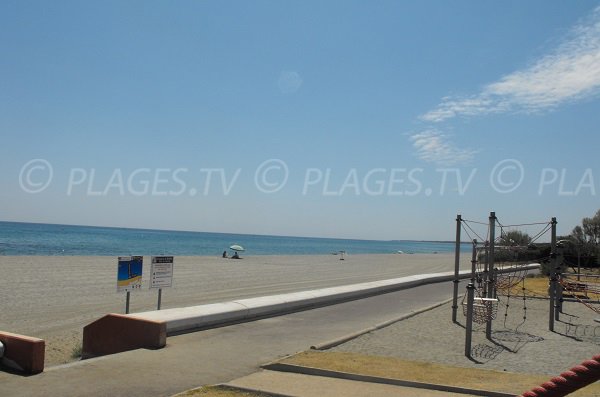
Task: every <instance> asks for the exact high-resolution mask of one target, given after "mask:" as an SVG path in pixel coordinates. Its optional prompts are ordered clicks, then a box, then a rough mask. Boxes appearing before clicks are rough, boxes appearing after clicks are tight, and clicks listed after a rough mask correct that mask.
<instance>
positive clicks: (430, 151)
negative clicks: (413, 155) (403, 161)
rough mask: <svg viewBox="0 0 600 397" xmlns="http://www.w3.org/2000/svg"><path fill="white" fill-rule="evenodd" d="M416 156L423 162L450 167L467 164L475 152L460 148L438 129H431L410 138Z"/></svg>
mask: <svg viewBox="0 0 600 397" xmlns="http://www.w3.org/2000/svg"><path fill="white" fill-rule="evenodd" d="M410 140H411V142H412V144H413V147H414V148H415V149H416V150H417V156H418V157H419V158H420V159H421V160H424V161H427V162H432V163H437V164H439V165H444V166H450V165H456V164H463V163H468V162H469V161H470V160H471V159H473V156H474V155H475V154H476V153H477V151H476V150H472V149H468V148H460V147H458V146H456V145H455V144H454V143H453V142H451V141H450V140H449V139H448V136H447V135H446V134H444V133H443V132H441V131H440V130H438V129H435V128H432V129H429V130H425V131H421V132H419V133H416V134H413V135H411V136H410Z"/></svg>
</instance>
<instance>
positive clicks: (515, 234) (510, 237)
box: [500, 230, 531, 246]
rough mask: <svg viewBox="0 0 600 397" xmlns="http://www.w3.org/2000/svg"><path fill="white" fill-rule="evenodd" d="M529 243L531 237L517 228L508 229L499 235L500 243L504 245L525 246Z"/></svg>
mask: <svg viewBox="0 0 600 397" xmlns="http://www.w3.org/2000/svg"><path fill="white" fill-rule="evenodd" d="M529 243H531V237H529V235H528V234H527V233H523V232H521V231H519V230H509V231H508V232H504V233H502V236H501V237H500V245H506V246H515V245H520V246H527V245H529Z"/></svg>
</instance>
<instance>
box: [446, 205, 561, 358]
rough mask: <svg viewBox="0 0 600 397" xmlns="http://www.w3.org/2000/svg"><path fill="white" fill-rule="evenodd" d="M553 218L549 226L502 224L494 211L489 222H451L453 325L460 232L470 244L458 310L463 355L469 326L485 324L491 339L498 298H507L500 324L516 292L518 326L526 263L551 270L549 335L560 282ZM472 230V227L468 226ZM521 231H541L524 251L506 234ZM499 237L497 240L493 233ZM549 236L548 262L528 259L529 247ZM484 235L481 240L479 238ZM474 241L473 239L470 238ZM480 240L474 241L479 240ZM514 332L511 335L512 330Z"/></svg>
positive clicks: (558, 304) (468, 345) (558, 307)
mask: <svg viewBox="0 0 600 397" xmlns="http://www.w3.org/2000/svg"><path fill="white" fill-rule="evenodd" d="M556 224H557V222H556V218H552V219H551V220H550V221H549V222H537V223H528V224H519V225H502V224H501V223H500V222H499V221H498V218H497V217H496V213H495V212H491V213H490V216H489V220H488V223H483V222H476V221H469V220H465V219H463V218H462V216H461V215H457V218H456V251H455V279H454V294H453V305H452V321H453V322H454V323H457V311H458V307H459V306H458V284H459V277H458V274H459V263H460V242H461V232H462V231H464V232H465V233H466V234H467V236H468V237H469V238H470V240H471V241H472V256H471V278H470V282H469V284H468V285H467V287H466V289H467V293H466V294H465V295H464V296H463V300H462V302H461V306H462V308H463V314H464V316H465V317H466V325H465V329H466V335H465V356H467V357H469V358H470V357H471V352H472V349H471V339H472V333H473V323H476V324H485V333H486V337H487V338H488V339H491V335H492V322H493V321H494V320H496V318H497V316H498V305H499V297H500V296H501V297H503V299H504V298H506V300H505V302H504V307H505V310H504V317H505V319H504V324H505V325H506V317H507V316H508V310H509V307H510V300H511V298H512V297H514V295H519V294H518V293H515V292H514V290H515V288H518V286H519V284H521V288H520V291H521V292H520V298H521V299H522V302H523V321H522V323H521V324H520V325H519V326H517V329H518V328H519V327H520V326H521V325H522V324H524V323H525V321H526V320H527V296H526V293H525V286H524V280H525V277H527V274H528V272H529V271H530V270H531V269H532V266H539V263H537V264H535V265H534V264H532V263H531V260H532V259H535V260H536V262H539V261H549V262H550V265H551V267H552V269H553V271H552V274H551V277H550V281H551V282H550V288H549V293H550V315H549V328H550V330H551V331H553V328H554V320H555V319H556V320H558V316H559V312H560V311H561V310H562V295H561V293H562V288H561V284H560V283H559V282H558V281H559V280H560V266H559V262H558V255H557V243H556ZM472 225H473V226H472ZM474 226H479V227H481V226H484V227H486V233H481V234H480V233H477V231H476V230H475V227H474ZM520 226H534V227H539V228H540V230H539V231H538V232H537V233H536V234H535V235H534V236H533V237H532V238H531V241H529V242H528V244H527V245H526V246H523V245H519V243H518V242H514V241H512V240H510V239H509V238H508V235H507V234H506V232H505V230H507V229H509V228H514V227H520ZM498 228H499V229H500V233H499V236H498V237H497V236H496V231H497V229H498ZM548 232H550V233H551V237H550V252H549V254H548V255H547V257H544V258H540V257H536V258H533V257H532V256H531V255H530V254H529V253H528V251H529V250H531V249H532V248H531V247H532V245H531V244H533V243H535V242H536V241H538V240H539V239H540V238H541V237H542V236H544V235H545V234H546V233H548ZM482 235H485V237H482ZM473 236H475V237H476V238H473ZM478 239H479V240H478ZM515 331H516V330H515Z"/></svg>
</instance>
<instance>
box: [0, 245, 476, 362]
mask: <svg viewBox="0 0 600 397" xmlns="http://www.w3.org/2000/svg"><path fill="white" fill-rule="evenodd" d="M469 259H470V258H467V256H466V255H463V256H462V257H461V268H463V269H466V268H468V267H469ZM149 266H150V258H149V257H145V258H144V269H145V270H144V276H143V289H142V290H141V291H136V292H133V293H132V294H131V306H130V312H139V311H146V310H153V309H155V308H156V302H157V291H156V290H149V288H148V286H149V281H148V277H149ZM453 268H454V254H414V255H406V254H404V255H402V254H391V255H383V254H382V255H348V256H346V257H345V260H343V261H341V260H340V257H339V256H336V255H297V256H247V257H244V258H243V259H242V260H232V259H223V258H220V257H175V265H174V277H173V287H172V288H168V289H164V290H163V294H162V295H163V297H162V308H165V309H166V308H172V307H184V306H192V305H200V304H204V303H214V302H224V301H229V300H233V299H237V298H247V297H256V296H265V295H273V294H279V293H285V292H295V291H303V290H310V289H317V288H324V287H331V286H338V285H347V284H353V283H360V282H367V281H374V280H384V279H390V278H395V277H402V276H407V275H411V274H421V273H435V272H442V271H452V270H453ZM0 272H1V273H0V274H2V280H3V283H2V284H3V285H2V288H0V299H1V301H2V316H0V329H2V330H5V331H9V332H14V333H21V334H25V335H30V336H35V337H38V338H42V339H45V340H46V366H47V367H49V366H52V365H57V364H62V363H65V362H68V361H72V360H73V358H72V357H71V355H72V351H73V349H74V348H76V347H77V346H78V345H79V344H80V343H81V337H82V329H83V327H84V326H85V325H86V324H89V323H90V322H92V321H94V320H96V319H98V318H99V317H101V316H103V315H104V314H106V313H124V311H125V294H124V293H117V292H116V275H117V258H116V257H81V256H67V257H59V256H0Z"/></svg>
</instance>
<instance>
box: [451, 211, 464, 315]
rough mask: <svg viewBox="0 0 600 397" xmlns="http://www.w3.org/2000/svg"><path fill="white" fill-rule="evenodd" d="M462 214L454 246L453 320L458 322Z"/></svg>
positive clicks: (457, 224) (457, 226) (457, 221)
mask: <svg viewBox="0 0 600 397" xmlns="http://www.w3.org/2000/svg"><path fill="white" fill-rule="evenodd" d="M461 223H462V216H461V215H460V214H458V215H456V245H455V247H454V293H453V295H452V322H453V323H456V312H457V311H458V283H459V277H458V276H459V271H460V270H459V267H460V226H461Z"/></svg>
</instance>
